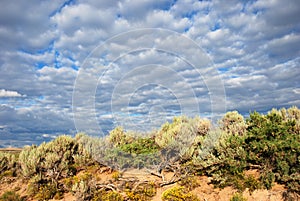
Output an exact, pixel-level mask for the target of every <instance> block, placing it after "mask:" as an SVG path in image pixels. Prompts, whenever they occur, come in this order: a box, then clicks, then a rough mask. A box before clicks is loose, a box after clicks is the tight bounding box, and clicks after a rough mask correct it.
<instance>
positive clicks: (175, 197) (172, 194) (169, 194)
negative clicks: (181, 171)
mask: <svg viewBox="0 0 300 201" xmlns="http://www.w3.org/2000/svg"><path fill="white" fill-rule="evenodd" d="M162 200H163V201H200V199H199V198H198V197H197V196H196V195H194V194H193V193H191V192H188V190H187V189H186V188H184V187H182V186H174V187H172V188H169V189H167V190H165V191H164V192H163V194H162Z"/></svg>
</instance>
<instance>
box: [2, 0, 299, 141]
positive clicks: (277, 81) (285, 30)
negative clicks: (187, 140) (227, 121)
mask: <svg viewBox="0 0 300 201" xmlns="http://www.w3.org/2000/svg"><path fill="white" fill-rule="evenodd" d="M1 5H2V6H1V8H0V38H1V40H0V72H1V74H0V141H1V144H0V146H23V145H24V144H32V143H40V142H41V141H44V140H49V139H51V137H53V136H56V135H58V134H61V133H67V134H74V133H76V132H77V130H76V125H75V123H74V119H73V118H74V111H73V108H72V98H73V90H74V86H75V83H76V81H77V82H78V77H80V76H79V75H80V71H82V70H83V69H85V70H89V72H88V71H86V74H85V76H86V77H82V78H81V77H80V79H83V80H81V86H80V88H78V90H81V91H82V92H85V91H86V90H91V84H95V83H91V82H90V81H91V80H96V81H97V83H96V88H95V91H94V96H92V97H86V99H84V93H82V97H81V98H82V99H80V100H83V101H82V102H81V104H83V105H82V107H77V109H78V111H79V113H76V112H75V116H76V114H80V115H86V116H85V122H84V123H85V125H86V127H85V132H87V133H89V132H90V133H93V134H94V135H97V133H95V130H96V131H97V129H99V128H93V127H92V126H91V127H90V125H91V124H89V121H94V120H95V119H96V122H97V124H98V125H99V126H100V127H101V131H102V132H103V133H104V134H105V133H107V131H108V130H110V129H111V128H112V127H114V126H115V125H118V124H121V125H123V126H125V127H128V128H134V129H143V128H145V126H144V125H151V126H153V127H155V125H158V124H160V123H161V122H163V121H165V120H169V119H170V118H171V116H172V115H178V114H181V112H182V111H183V108H182V106H183V105H186V106H188V108H189V109H193V111H192V110H189V111H190V112H188V113H189V114H188V115H194V114H195V113H198V112H199V115H200V116H208V117H209V116H210V115H211V113H212V96H213V95H214V93H212V91H211V90H210V89H209V87H208V85H209V84H208V83H206V82H207V81H206V80H208V79H205V75H206V74H205V73H204V71H202V72H200V74H199V71H197V70H195V67H193V66H191V65H190V63H189V62H188V61H186V60H184V58H182V57H180V55H174V54H171V53H170V52H167V51H160V50H159V48H157V47H155V44H160V45H161V46H160V49H168V50H173V49H176V48H178V46H179V45H180V43H179V42H180V41H179V42H178V41H176V40H169V41H168V40H163V41H155V40H153V38H155V37H149V38H148V39H147V38H146V36H147V35H145V38H143V40H137V36H135V35H132V36H131V37H127V38H126V40H120V41H116V42H115V43H114V44H111V46H110V48H109V50H110V51H109V52H103V54H102V55H95V54H94V57H91V55H93V54H92V53H93V50H94V51H95V50H97V48H99V46H101V45H105V44H107V40H109V39H111V37H116V36H118V35H120V34H123V33H124V32H128V31H132V30H136V29H149V28H158V29H166V30H170V31H173V32H175V33H177V34H180V35H181V36H182V37H187V38H189V39H190V40H191V41H194V42H195V44H197V45H198V46H199V49H201V50H202V51H203V52H205V53H206V55H208V57H209V58H210V61H211V62H213V64H214V69H215V70H216V71H217V72H218V77H219V78H220V79H221V80H222V83H223V84H222V86H220V88H221V89H224V91H225V95H226V100H224V101H222V100H221V99H220V100H219V105H221V106H223V105H224V106H226V109H227V110H238V111H239V112H241V113H242V114H245V115H246V114H247V113H248V112H249V111H250V110H251V111H253V110H257V111H259V112H264V111H267V110H269V109H271V108H273V107H277V108H278V107H289V106H292V105H296V106H298V107H299V106H300V93H299V90H300V81H299V77H300V70H299V67H300V4H299V3H298V1H297V0H289V1H279V0H274V1H263V0H257V1H238V0H229V1H221V0H212V1H193V0H177V1H166V0H159V1H150V0H133V1H128V0H122V1H104V0H100V1H96V0H87V1H81V0H78V1H73V0H69V1H63V0H58V1H55V2H52V1H30V2H18V3H17V4H16V3H14V2H11V1H8V0H4V1H2V3H1ZM159 39H161V38H160V37H157V40H159ZM136 41H139V44H138V45H139V46H140V50H139V51H134V52H127V51H128V49H130V48H131V47H137V44H136V43H135V42H136ZM149 44H152V45H153V48H148V49H145V48H144V47H149ZM143 48H144V49H143ZM180 48H181V50H182V51H184V55H190V56H191V58H190V59H189V60H192V61H195V62H197V63H198V65H200V66H201V64H202V63H203V61H204V60H203V58H199V57H194V58H192V56H193V55H195V51H193V49H190V48H188V47H183V46H182V47H180ZM120 53H123V54H121V56H119V57H118V54H120ZM182 54H183V53H182ZM87 58H89V59H87ZM113 58H117V59H116V60H113V62H111V59H113ZM108 61H110V62H111V63H108ZM87 62H90V63H87ZM85 65H90V66H89V68H84V66H85ZM104 69H105V70H106V71H105V73H104V74H103V72H104ZM202 69H204V68H202ZM102 71H103V72H102ZM211 77H212V76H211ZM76 79H77V80H76ZM209 80H213V77H212V79H209ZM141 81H142V82H141ZM191 94H192V95H191ZM90 98H91V99H90ZM90 103H93V104H92V105H89V104H90ZM195 103H196V104H195ZM112 106H113V107H112ZM197 107H198V108H197ZM78 111H77V112H78ZM124 120H126V121H124ZM146 129H149V128H146Z"/></svg>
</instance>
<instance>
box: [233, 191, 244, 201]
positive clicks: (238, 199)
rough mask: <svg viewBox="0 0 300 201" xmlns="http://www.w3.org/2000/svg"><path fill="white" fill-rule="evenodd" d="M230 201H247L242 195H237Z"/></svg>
mask: <svg viewBox="0 0 300 201" xmlns="http://www.w3.org/2000/svg"><path fill="white" fill-rule="evenodd" d="M230 201H247V199H246V198H244V197H243V195H242V194H241V193H235V194H234V195H233V196H232V197H231V198H230Z"/></svg>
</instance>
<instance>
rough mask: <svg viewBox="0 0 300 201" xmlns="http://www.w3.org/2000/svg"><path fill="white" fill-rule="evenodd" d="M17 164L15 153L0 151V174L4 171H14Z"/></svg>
mask: <svg viewBox="0 0 300 201" xmlns="http://www.w3.org/2000/svg"><path fill="white" fill-rule="evenodd" d="M17 166H18V163H17V159H16V156H15V154H11V153H5V152H0V174H2V173H4V172H6V171H11V172H15V171H16V170H17Z"/></svg>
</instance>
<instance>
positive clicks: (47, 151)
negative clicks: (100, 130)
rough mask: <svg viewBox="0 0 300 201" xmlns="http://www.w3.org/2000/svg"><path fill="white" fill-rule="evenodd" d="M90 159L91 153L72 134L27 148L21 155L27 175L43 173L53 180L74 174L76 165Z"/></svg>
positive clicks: (21, 162)
mask: <svg viewBox="0 0 300 201" xmlns="http://www.w3.org/2000/svg"><path fill="white" fill-rule="evenodd" d="M79 158H80V159H79ZM90 160H91V159H90V156H89V153H88V152H87V151H86V150H85V149H84V148H83V146H82V145H81V144H79V143H77V142H76V141H75V140H74V139H73V138H72V137H70V136H60V137H58V138H56V139H55V140H53V141H51V142H49V143H42V144H41V145H40V146H38V147H36V146H31V147H28V148H25V149H24V150H23V151H22V152H21V153H20V156H19V162H20V165H21V169H22V173H23V175H24V176H25V177H31V176H33V175H35V174H41V175H43V176H44V177H45V178H47V179H52V180H58V179H60V178H64V177H67V176H69V175H72V174H74V173H75V172H76V169H74V167H76V166H82V165H87V164H88V163H89V162H90ZM79 161H80V163H79V164H78V163H76V162H79Z"/></svg>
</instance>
